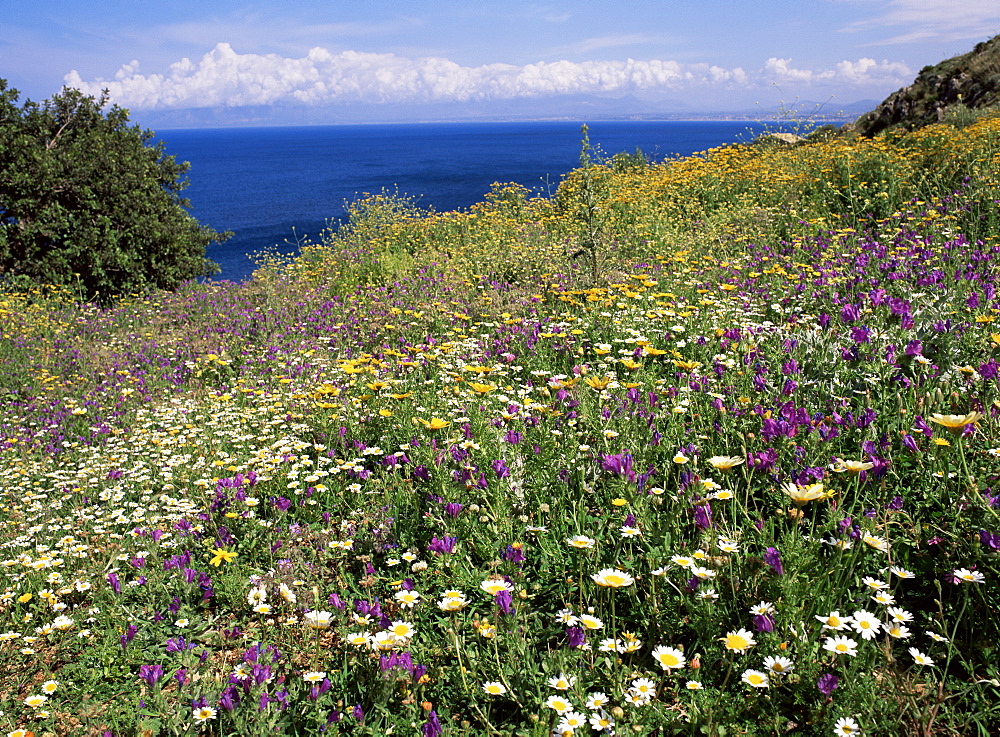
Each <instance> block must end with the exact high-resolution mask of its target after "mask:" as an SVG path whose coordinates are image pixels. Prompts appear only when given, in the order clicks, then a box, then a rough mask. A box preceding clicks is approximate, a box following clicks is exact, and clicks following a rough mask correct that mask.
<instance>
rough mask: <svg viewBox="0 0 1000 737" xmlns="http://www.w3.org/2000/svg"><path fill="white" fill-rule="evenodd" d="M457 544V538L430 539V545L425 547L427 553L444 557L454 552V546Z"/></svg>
mask: <svg viewBox="0 0 1000 737" xmlns="http://www.w3.org/2000/svg"><path fill="white" fill-rule="evenodd" d="M457 542H458V538H457V537H442V538H438V537H432V538H431V542H430V544H429V545H428V546H427V550H428V552H431V553H434V554H435V555H444V554H446V553H448V554H450V553H454V552H455V544H456V543H457Z"/></svg>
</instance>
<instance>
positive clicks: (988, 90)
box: [855, 36, 1000, 136]
mask: <svg viewBox="0 0 1000 737" xmlns="http://www.w3.org/2000/svg"><path fill="white" fill-rule="evenodd" d="M959 105H964V106H965V107H966V108H969V109H976V108H984V107H990V106H994V105H1000V36H995V37H993V38H992V39H990V40H989V41H984V42H982V43H980V44H977V45H976V47H975V48H974V49H973V50H972V51H970V52H969V53H967V54H962V55H961V56H956V57H953V58H951V59H946V60H945V61H942V62H941V63H940V64H936V65H934V66H929V67H924V68H923V69H922V70H921V71H920V74H918V75H917V78H916V79H915V80H914V82H913V84H911V85H909V86H908V87H904V88H903V89H901V90H897V91H896V92H893V93H892V94H891V95H889V97H887V98H886V99H885V101H884V102H882V104H880V105H879V106H878V107H876V108H875V109H874V110H873V111H872V112H870V113H866V114H865V115H862V116H861V117H860V118H858V120H857V122H856V123H855V127H856V130H857V131H858V132H859V133H861V134H862V135H865V136H874V135H876V134H877V133H880V132H882V131H884V130H886V129H887V128H893V127H896V126H899V127H905V128H909V129H913V128H919V127H921V126H924V125H929V124H931V123H937V122H940V121H941V120H943V119H944V118H945V117H946V115H947V114H948V112H949V110H954V109H955V107H956V106H959Z"/></svg>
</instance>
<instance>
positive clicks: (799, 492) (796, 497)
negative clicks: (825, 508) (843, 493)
mask: <svg viewBox="0 0 1000 737" xmlns="http://www.w3.org/2000/svg"><path fill="white" fill-rule="evenodd" d="M782 490H783V491H784V492H785V493H786V494H788V496H790V497H791V498H792V501H793V502H795V504H796V506H799V507H801V506H803V505H804V504H808V503H809V502H814V501H816V500H817V499H829V498H830V497H831V496H833V492H831V491H826V490H824V489H823V484H819V483H817V484H809V485H808V486H799V485H798V484H794V483H787V484H785V486H784V487H782Z"/></svg>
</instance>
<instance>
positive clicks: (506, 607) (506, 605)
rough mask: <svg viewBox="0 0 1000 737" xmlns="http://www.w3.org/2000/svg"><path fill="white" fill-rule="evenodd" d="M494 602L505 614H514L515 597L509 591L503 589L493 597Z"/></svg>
mask: <svg viewBox="0 0 1000 737" xmlns="http://www.w3.org/2000/svg"><path fill="white" fill-rule="evenodd" d="M493 601H494V602H496V605H497V606H498V607H500V611H501V612H503V613H504V614H513V613H514V596H513V594H511V593H510V591H508V590H507V589H502V590H500V591H498V592H496V593H495V594H494V595H493Z"/></svg>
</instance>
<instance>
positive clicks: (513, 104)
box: [131, 95, 877, 130]
mask: <svg viewBox="0 0 1000 737" xmlns="http://www.w3.org/2000/svg"><path fill="white" fill-rule="evenodd" d="M876 104H877V101H876V100H859V101H857V102H852V103H850V104H848V105H834V104H833V103H830V102H826V103H821V102H814V101H811V100H796V101H795V102H794V103H793V104H791V105H789V106H787V107H781V106H772V107H767V108H755V109H745V110H732V111H699V110H697V109H695V108H693V107H692V106H690V105H689V104H687V103H685V102H684V101H683V100H677V99H671V98H663V99H656V100H648V99H646V100H644V99H639V98H636V97H634V96H626V97H618V98H611V97H602V96H597V95H592V96H578V95H574V96H569V95H566V96H562V97H554V98H546V99H545V101H544V103H543V102H541V101H540V100H537V99H532V98H520V99H512V100H496V101H477V102H451V103H440V102H436V103H428V104H425V105H414V104H407V105H393V104H388V103H383V104H362V103H356V104H345V105H336V106H332V105H331V106H326V107H307V106H261V107H215V108H188V109H179V110H134V111H132V114H131V117H132V119H133V120H134V121H135V122H137V123H139V124H140V125H142V126H144V127H148V128H152V129H154V130H156V129H168V128H210V127H239V126H244V127H246V126H279V125H344V124H363V123H423V122H473V121H477V120H479V121H484V122H487V121H489V122H495V121H524V120H573V121H597V120H785V119H787V120H796V121H798V120H803V119H807V120H819V121H824V122H827V121H851V120H854V119H855V118H857V117H858V115H860V114H861V113H864V112H866V111H868V110H871V109H873V108H874V107H875V105H876ZM543 110H544V112H540V111H543Z"/></svg>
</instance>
